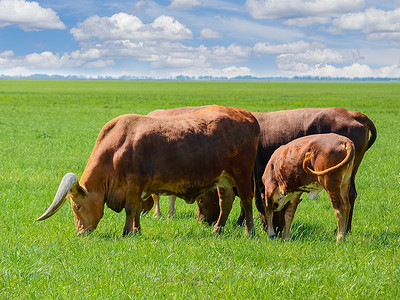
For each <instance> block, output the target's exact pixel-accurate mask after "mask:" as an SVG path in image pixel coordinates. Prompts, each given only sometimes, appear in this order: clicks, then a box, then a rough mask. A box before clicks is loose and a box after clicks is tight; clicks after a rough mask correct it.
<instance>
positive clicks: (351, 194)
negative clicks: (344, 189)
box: [347, 173, 357, 232]
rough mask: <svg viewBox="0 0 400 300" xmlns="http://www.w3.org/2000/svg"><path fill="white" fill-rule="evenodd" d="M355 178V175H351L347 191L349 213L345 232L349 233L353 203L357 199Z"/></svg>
mask: <svg viewBox="0 0 400 300" xmlns="http://www.w3.org/2000/svg"><path fill="white" fill-rule="evenodd" d="M355 176H356V174H355V173H353V174H352V176H351V183H350V189H349V203H350V211H349V220H348V223H347V232H350V231H351V222H352V220H353V209H354V203H355V201H356V198H357V190H356V183H355Z"/></svg>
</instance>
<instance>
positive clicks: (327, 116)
mask: <svg viewBox="0 0 400 300" xmlns="http://www.w3.org/2000/svg"><path fill="white" fill-rule="evenodd" d="M253 115H254V116H255V117H256V119H257V121H258V123H259V124H260V129H261V132H260V141H259V145H258V153H257V159H256V163H255V167H254V176H255V186H256V191H255V196H256V207H257V209H258V211H259V215H260V218H261V221H262V223H263V225H264V228H266V227H265V225H266V222H265V219H264V214H265V212H264V206H263V205H262V200H261V197H260V196H259V195H260V193H263V189H264V187H263V183H262V181H261V178H262V175H263V172H264V170H265V167H266V165H267V163H268V161H269V159H270V157H271V155H272V153H274V151H275V150H276V149H278V148H279V147H280V146H281V145H285V144H287V143H289V142H290V141H292V140H294V139H296V138H299V137H302V136H307V135H311V134H317V133H337V134H339V135H343V136H346V137H348V138H349V139H350V140H352V141H353V143H354V146H355V161H354V166H353V172H352V174H351V183H350V190H349V201H350V206H351V207H350V213H349V221H348V226H347V231H350V229H351V221H352V215H353V207H354V201H355V199H356V197H357V192H356V186H355V176H356V173H357V170H358V167H359V165H360V163H361V161H362V159H363V157H364V154H365V152H366V151H367V150H368V149H369V148H370V147H371V146H372V144H373V143H374V142H375V140H376V128H375V125H374V123H373V122H372V121H371V120H370V119H369V118H368V117H367V116H366V115H364V114H362V113H360V112H357V111H349V110H346V109H344V108H300V109H293V110H282V111H275V112H266V113H253ZM257 191H259V192H257ZM206 200H208V201H214V202H216V201H218V199H217V198H214V199H210V198H208V199H206ZM297 204H298V203H296V202H292V203H291V204H290V205H292V206H293V207H291V208H288V206H289V203H288V204H287V205H286V206H285V207H284V208H283V209H282V210H281V211H279V212H276V213H275V214H274V228H275V229H276V231H277V232H278V233H281V232H282V231H283V229H284V227H285V219H284V214H285V210H286V209H291V210H295V209H296V206H297ZM208 206H210V203H208ZM214 207H215V205H214ZM217 209H218V207H217ZM213 214H214V215H215V214H216V212H213ZM205 216H206V217H207V218H208V221H209V222H213V221H215V220H216V219H215V217H214V218H213V217H212V216H209V215H205ZM244 219H245V216H244V212H243V210H242V212H241V215H240V217H239V219H238V224H239V225H241V224H242V223H243V221H244Z"/></svg>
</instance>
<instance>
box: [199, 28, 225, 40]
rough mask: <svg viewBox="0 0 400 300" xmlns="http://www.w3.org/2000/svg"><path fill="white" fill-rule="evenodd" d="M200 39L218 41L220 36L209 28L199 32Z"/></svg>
mask: <svg viewBox="0 0 400 300" xmlns="http://www.w3.org/2000/svg"><path fill="white" fill-rule="evenodd" d="M200 37H201V38H202V39H209V40H212V39H220V38H222V35H221V34H220V33H219V32H217V31H214V30H212V29H210V28H204V29H202V30H201V31H200Z"/></svg>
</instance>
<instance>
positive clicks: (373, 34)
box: [328, 7, 400, 41]
mask: <svg viewBox="0 0 400 300" xmlns="http://www.w3.org/2000/svg"><path fill="white" fill-rule="evenodd" d="M347 30H359V31H362V32H363V33H365V34H366V35H367V37H368V38H370V39H393V40H399V41H400V8H397V9H395V10H392V11H384V10H382V9H377V8H375V7H370V8H368V9H366V10H365V11H364V12H359V13H349V14H345V15H343V16H340V17H339V18H336V19H334V20H333V21H332V25H331V26H330V27H329V28H328V31H329V32H331V33H342V32H343V31H347Z"/></svg>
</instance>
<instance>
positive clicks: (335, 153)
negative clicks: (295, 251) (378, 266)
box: [262, 133, 355, 241]
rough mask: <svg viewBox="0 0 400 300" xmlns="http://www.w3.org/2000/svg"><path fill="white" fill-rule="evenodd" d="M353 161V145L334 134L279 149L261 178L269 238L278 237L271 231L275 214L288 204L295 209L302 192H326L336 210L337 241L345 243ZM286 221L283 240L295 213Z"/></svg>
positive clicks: (312, 136)
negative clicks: (294, 206) (322, 190)
mask: <svg viewBox="0 0 400 300" xmlns="http://www.w3.org/2000/svg"><path fill="white" fill-rule="evenodd" d="M354 157H355V150H354V144H353V142H352V141H351V140H349V139H348V138H346V137H344V136H340V135H337V134H334V133H330V134H316V135H310V136H305V137H301V138H298V139H295V140H293V141H291V142H290V143H288V144H286V145H284V146H281V147H279V148H278V149H277V150H276V151H275V152H274V153H273V155H272V156H271V158H270V159H269V161H268V164H267V166H266V168H265V171H264V174H263V176H262V181H263V183H264V187H265V218H266V222H267V224H268V226H267V228H265V229H267V230H268V232H269V235H270V237H274V236H275V232H274V228H272V221H273V220H272V216H273V215H274V211H279V210H281V209H282V208H283V207H285V205H286V203H287V202H294V205H296V203H297V201H298V199H299V198H300V196H301V194H302V193H303V192H312V191H315V190H317V191H320V190H321V189H322V188H324V189H325V190H326V191H327V192H328V195H329V197H330V199H331V203H332V206H333V207H334V209H335V215H336V218H337V223H338V236H337V241H340V240H342V239H344V236H345V234H346V227H347V226H348V217H349V213H350V202H349V188H350V181H351V174H352V171H353V163H354ZM309 165H310V166H309ZM291 204H292V203H289V206H290V205H291ZM296 206H297V205H296ZM284 217H285V221H286V229H285V233H284V237H285V238H288V237H289V231H290V225H291V223H292V220H293V217H294V211H292V212H291V214H290V215H287V214H285V216H284Z"/></svg>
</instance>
